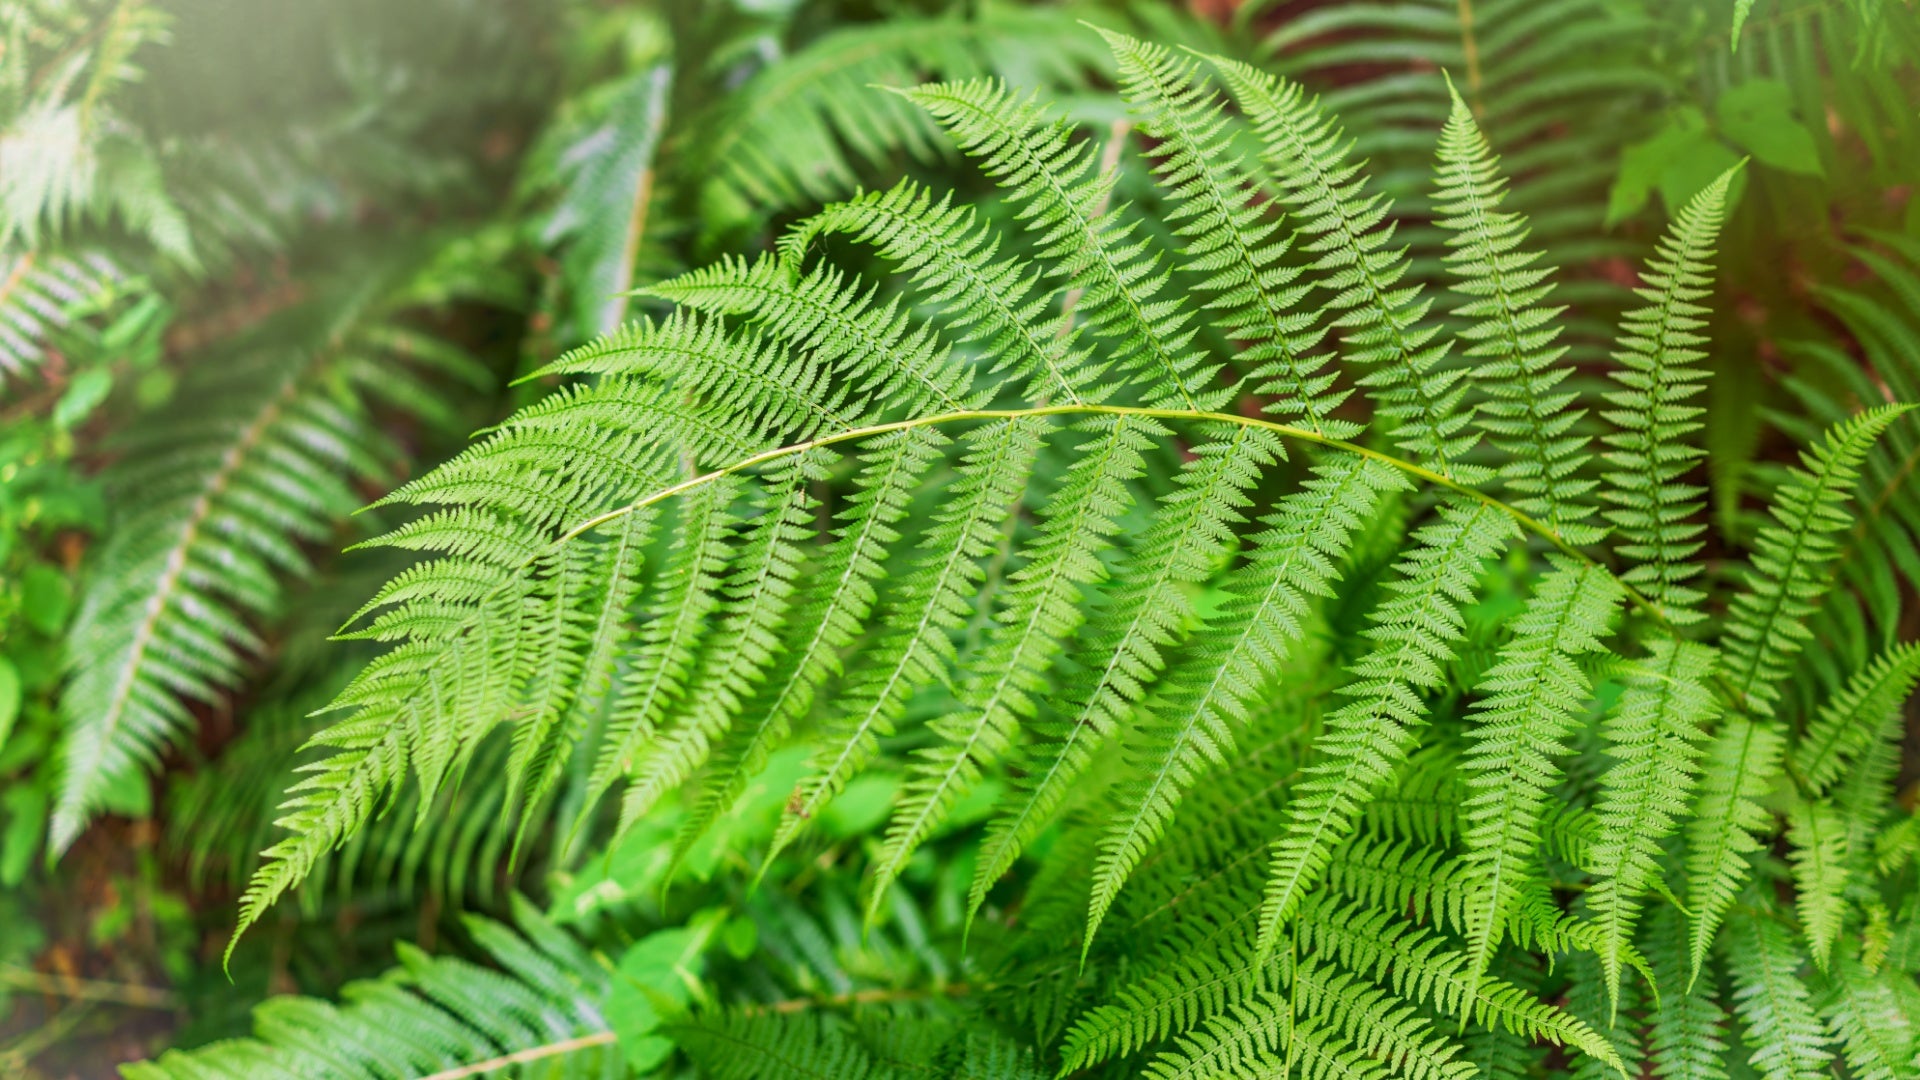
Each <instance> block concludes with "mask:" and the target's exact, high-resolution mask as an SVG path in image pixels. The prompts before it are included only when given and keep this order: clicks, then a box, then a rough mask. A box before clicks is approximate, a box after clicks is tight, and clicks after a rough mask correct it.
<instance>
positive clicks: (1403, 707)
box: [1260, 503, 1513, 953]
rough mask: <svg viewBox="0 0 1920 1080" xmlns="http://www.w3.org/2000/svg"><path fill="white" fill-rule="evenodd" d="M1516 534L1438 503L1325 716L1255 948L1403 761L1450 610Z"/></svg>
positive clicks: (1492, 515)
mask: <svg viewBox="0 0 1920 1080" xmlns="http://www.w3.org/2000/svg"><path fill="white" fill-rule="evenodd" d="M1512 536H1513V528H1512V524H1511V522H1510V521H1509V520H1507V519H1506V518H1505V516H1504V515H1501V514H1498V513H1496V512H1493V511H1491V510H1490V509H1489V508H1488V507H1487V506H1486V505H1484V504H1476V505H1472V506H1467V505H1464V504H1461V503H1445V504H1442V506H1441V508H1440V512H1439V520H1438V521H1436V522H1435V523H1434V524H1432V525H1429V526H1427V527H1426V528H1424V529H1422V530H1421V531H1420V532H1419V533H1417V534H1416V535H1415V537H1414V541H1415V545H1416V546H1415V547H1414V549H1413V550H1412V551H1411V552H1409V553H1408V554H1407V555H1406V556H1405V557H1404V558H1403V559H1402V560H1401V562H1400V564H1399V568H1398V579H1397V580H1395V581H1394V582H1393V583H1392V584H1391V585H1389V588H1390V589H1391V590H1392V595H1391V597H1390V598H1389V599H1388V600H1387V601H1386V602H1385V603H1384V604H1382V605H1381V607H1380V610H1379V611H1378V612H1376V613H1375V615H1374V617H1373V623H1374V626H1373V629H1372V630H1371V631H1369V636H1370V637H1372V638H1373V639H1374V640H1375V641H1377V642H1379V644H1378V645H1377V646H1376V647H1375V648H1374V650H1373V651H1372V652H1369V653H1368V654H1367V655H1365V656H1363V657H1362V658H1361V659H1360V660H1359V661H1358V662H1356V663H1355V664H1354V666H1353V669H1352V670H1353V678H1352V680H1351V681H1350V682H1349V683H1348V684H1347V686H1346V687H1345V688H1344V689H1343V690H1342V691H1341V693H1342V694H1344V695H1346V696H1347V697H1349V698H1351V699H1352V700H1351V701H1350V702H1349V703H1348V704H1347V705H1345V706H1343V707H1342V708H1340V709H1339V710H1337V711H1335V712H1334V713H1332V714H1331V715H1329V716H1328V717H1327V718H1326V721H1325V730H1324V732H1323V733H1322V734H1321V735H1320V737H1319V738H1318V739H1317V740H1315V744H1314V748H1315V753H1316V756H1317V758H1318V760H1316V761H1315V762H1314V763H1313V764H1312V765H1310V766H1308V767H1307V769H1306V775H1305V776H1304V778H1303V779H1302V780H1301V781H1300V784H1299V787H1298V793H1297V794H1296V796H1295V800H1296V801H1295V803H1294V804H1293V806H1292V807H1291V808H1290V810H1289V812H1288V817H1287V823H1286V826H1285V829H1284V831H1283V833H1282V835H1281V837H1280V839H1278V840H1276V841H1275V842H1274V846H1273V872H1272V876H1271V878H1270V879H1269V881H1268V884H1267V893H1266V898H1265V900H1264V901H1263V902H1262V904H1261V920H1260V948H1261V951H1262V952H1263V953H1264V952H1266V951H1267V950H1270V949H1272V948H1273V947H1274V945H1275V944H1276V943H1277V941H1278V940H1279V935H1280V933H1281V930H1282V928H1283V927H1284V925H1285V923H1286V920H1287V918H1288V917H1289V916H1290V915H1291V914H1292V913H1293V910H1294V909H1295V907H1297V906H1298V904H1299V903H1300V900H1301V898H1302V897H1303V896H1304V895H1305V894H1306V892H1307V890H1308V889H1309V888H1311V887H1312V885H1313V883H1314V882H1315V881H1316V880H1317V879H1318V878H1319V876H1320V873H1321V871H1322V870H1323V869H1325V867H1326V864H1327V859H1328V855H1329V852H1330V850H1331V849H1332V847H1333V846H1334V845H1335V844H1337V843H1338V842H1339V841H1341V840H1343V839H1345V838H1346V835H1347V834H1348V833H1349V832H1350V831H1351V829H1352V827H1353V823H1354V820H1355V818H1356V817H1357V816H1358V814H1359V812H1360V810H1361V807H1362V806H1363V805H1364V804H1365V803H1366V802H1367V800H1368V799H1369V798H1371V796H1372V795H1373V793H1374V792H1375V791H1377V790H1378V789H1379V788H1380V787H1381V786H1382V785H1384V784H1385V783H1386V782H1387V780H1388V779H1389V778H1391V777H1392V775H1393V773H1394V771H1395V770H1396V769H1397V768H1398V767H1399V765H1400V763H1401V762H1403V761H1405V760H1406V757H1407V754H1408V752H1409V751H1410V750H1411V748H1412V744H1413V741H1414V729H1415V728H1416V727H1418V726H1419V725H1420V724H1422V723H1424V721H1425V715H1426V705H1425V703H1424V702H1422V701H1421V699H1420V697H1419V691H1420V689H1421V688H1423V687H1431V686H1436V685H1438V684H1439V683H1440V682H1441V681H1442V678H1443V675H1442V670H1443V665H1444V664H1445V663H1447V661H1449V660H1450V659H1451V658H1452V655H1453V643H1454V642H1456V641H1459V640H1460V639H1461V637H1462V636H1463V635H1462V627H1463V625H1464V623H1463V620H1462V618H1461V615H1460V610H1459V607H1458V606H1457V605H1464V604H1467V603H1470V602H1472V599H1473V595H1474V590H1475V587H1476V585H1477V584H1478V580H1479V577H1480V571H1481V568H1482V566H1483V565H1484V564H1485V562H1486V560H1487V559H1489V558H1491V557H1492V556H1493V555H1494V554H1495V553H1496V552H1498V551H1499V550H1500V549H1501V548H1502V547H1503V546H1505V545H1506V544H1507V542H1508V541H1509V540H1510V539H1511V538H1512Z"/></svg>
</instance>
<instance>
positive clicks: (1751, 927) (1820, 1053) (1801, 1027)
mask: <svg viewBox="0 0 1920 1080" xmlns="http://www.w3.org/2000/svg"><path fill="white" fill-rule="evenodd" d="M1738 929H1739V931H1740V932H1739V933H1738V935H1737V936H1736V937H1735V938H1733V949H1732V956H1731V962H1730V964H1729V967H1730V968H1731V969H1732V972H1733V987H1734V989H1733V998H1734V1008H1735V1011H1736V1012H1738V1013H1739V1015H1740V1020H1741V1022H1742V1024H1743V1025H1744V1028H1743V1031H1742V1033H1741V1034H1742V1037H1743V1039H1744V1041H1745V1042H1746V1043H1747V1045H1748V1046H1750V1047H1752V1048H1753V1054H1752V1056H1751V1057H1750V1058H1749V1059H1748V1060H1749V1061H1750V1062H1751V1063H1752V1064H1753V1066H1754V1068H1755V1070H1756V1071H1758V1072H1759V1073H1760V1075H1762V1076H1764V1077H1767V1078H1768V1080H1790V1078H1791V1080H1801V1078H1808V1077H1814V1076H1819V1075H1820V1074H1822V1073H1824V1072H1825V1071H1826V1068H1825V1066H1826V1063H1827V1058H1828V1056H1829V1054H1828V1051H1827V1049H1826V1041H1827V1040H1826V1033H1825V1032H1824V1031H1823V1030H1822V1029H1821V1024H1820V1018H1819V1017H1818V1016H1817V1015H1816V1014H1815V1013H1814V1011H1813V1005H1812V1002H1811V1001H1810V1000H1809V998H1808V994H1807V990H1806V987H1805V985H1804V984H1802V983H1801V982H1800V981H1799V980H1798V979H1797V978H1795V976H1794V972H1795V969H1796V968H1797V967H1798V966H1799V953H1798V951H1797V950H1796V949H1794V947H1793V943H1792V940H1791V939H1790V938H1789V937H1788V936H1787V931H1786V928H1785V927H1783V926H1781V925H1780V924H1779V923H1777V922H1775V921H1773V920H1772V919H1770V918H1769V917H1768V916H1767V915H1765V914H1763V913H1760V912H1753V913H1751V914H1743V915H1742V917H1741V919H1740V925H1739V927H1738Z"/></svg>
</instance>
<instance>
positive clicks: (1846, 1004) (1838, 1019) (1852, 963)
mask: <svg viewBox="0 0 1920 1080" xmlns="http://www.w3.org/2000/svg"><path fill="white" fill-rule="evenodd" d="M1899 977H1900V976H1898V975H1893V974H1891V973H1889V972H1884V971H1883V972H1880V973H1877V974H1876V973H1872V972H1869V971H1868V970H1867V969H1866V968H1865V967H1864V966H1863V965H1862V964H1861V963H1860V962H1859V961H1857V960H1854V959H1853V958H1851V957H1848V956H1844V955H1842V956H1836V957H1835V958H1834V969H1833V970H1832V971H1831V972H1829V973H1828V975H1827V986H1826V987H1825V988H1824V990H1823V991H1822V992H1821V993H1820V994H1819V996H1818V997H1817V998H1816V1000H1815V1002H1814V1005H1815V1007H1817V1008H1818V1009H1819V1010H1820V1013H1821V1015H1822V1016H1824V1017H1825V1018H1826V1021H1827V1028H1828V1030H1829V1031H1831V1032H1832V1033H1833V1036H1834V1038H1835V1039H1836V1040H1837V1041H1838V1042H1839V1044H1840V1054H1841V1057H1842V1058H1843V1059H1844V1060H1845V1061H1846V1063H1847V1074H1848V1075H1849V1076H1854V1077H1858V1078H1859V1080H1897V1078H1898V1077H1900V1076H1902V1075H1904V1074H1905V1073H1907V1072H1910V1071H1911V1070H1912V1068H1913V1063H1914V1058H1915V1056H1916V1055H1915V1049H1916V1048H1915V1044H1914V1018H1913V1014H1912V1012H1911V1011H1910V1007H1907V1008H1903V1007H1902V1005H1903V1003H1902V1002H1901V1000H1900V991H1899V989H1898V984H1897V983H1895V982H1894V981H1893V980H1894V979H1897V978H1899Z"/></svg>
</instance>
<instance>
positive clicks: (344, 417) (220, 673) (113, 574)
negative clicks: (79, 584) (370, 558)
mask: <svg viewBox="0 0 1920 1080" xmlns="http://www.w3.org/2000/svg"><path fill="white" fill-rule="evenodd" d="M423 287H424V288H433V287H435V286H433V285H432V284H431V283H429V282H428V281H426V280H425V279H424V278H422V279H418V280H416V281H414V282H413V283H412V284H411V285H410V284H409V282H408V281H407V279H405V278H398V279H396V276H395V275H392V274H391V273H389V274H372V275H367V276H366V277H364V278H363V279H362V280H360V281H357V282H355V283H354V286H353V287H352V288H351V289H349V290H347V291H346V292H345V294H344V295H343V296H336V297H331V298H327V299H325V300H320V301H316V302H315V304H314V305H313V306H312V307H310V308H308V309H305V310H295V311H291V312H288V313H287V314H286V316H285V318H286V320H287V322H286V323H285V324H282V325H283V326H284V327H285V328H286V329H289V330H293V331H295V332H297V333H298V336H296V337H295V338H294V339H293V340H295V341H297V342H300V344H297V345H294V346H291V347H287V346H276V345H269V344H266V343H264V342H262V341H255V342H251V343H245V344H242V345H239V346H237V349H238V351H237V352H236V353H235V354H234V355H233V356H232V357H231V358H230V359H227V360H226V361H225V362H223V363H220V364H210V365H207V366H205V367H204V368H202V369H200V370H199V371H198V372H197V373H196V375H195V376H194V378H193V379H192V380H191V381H190V382H189V385H187V386H185V387H183V388H182V390H181V393H180V395H179V397H178V398H177V400H178V401H179V402H180V404H179V405H177V406H176V407H175V408H173V409H171V410H166V411H163V412H161V413H158V414H156V415H155V416H154V417H153V418H152V419H151V420H150V421H149V422H147V423H145V424H142V425H139V426H137V427H136V428H134V429H133V430H132V431H130V432H129V433H128V434H127V435H126V436H125V437H124V439H123V441H122V443H121V445H120V447H119V453H120V461H119V463H118V464H117V465H116V466H115V468H114V469H113V471H112V472H111V473H110V475H109V476H108V480H107V482H108V484H109V486H110V487H111V488H112V490H113V491H114V492H116V495H115V496H114V498H113V502H114V505H115V507H116V511H117V513H118V524H117V525H116V527H115V528H114V530H113V532H112V533H111V536H110V539H109V540H108V542H107V544H106V545H105V546H104V548H103V550H101V551H100V552H99V554H98V556H97V557H96V559H95V565H94V568H93V570H92V572H91V580H92V581H93V582H94V585H93V587H91V588H89V589H88V591H87V592H86V594H85V596H84V598H83V599H82V601H81V604H80V608H79V612H78V614H77V615H76V617H75V619H74V623H73V627H72V630H71V632H70V635H69V643H68V656H69V658H70V660H69V663H70V664H71V666H72V678H71V681H70V682H69V683H68V685H67V687H66V690H65V692H64V694H63V695H62V698H61V712H62V714H63V716H64V717H65V718H66V723H67V733H66V736H65V739H64V742H63V744H62V745H63V749H62V755H61V769H60V781H59V797H58V802H57V806H56V808H55V812H54V816H53V822H52V840H51V843H52V846H53V848H54V849H55V850H62V849H64V848H66V846H67V845H69V844H71V843H72V842H73V839H74V838H75V837H76V836H77V835H78V834H79V832H80V830H81V829H82V828H83V827H84V826H85V825H86V823H87V820H88V819H89V818H90V817H91V816H92V815H93V813H94V812H95V811H97V810H98V809H99V808H100V805H101V800H102V799H103V798H104V796H105V793H106V792H107V790H108V789H109V788H110V787H112V786H113V785H114V784H116V783H124V782H129V781H130V780H131V778H133V777H135V776H137V775H138V774H139V772H140V771H141V770H142V769H143V768H146V767H151V765H152V764H153V762H154V761H155V759H156V758H157V757H158V756H159V754H160V753H161V752H162V751H163V750H164V749H165V748H166V747H167V746H169V745H170V744H172V743H173V742H174V741H175V740H177V739H179V738H181V737H182V736H183V735H184V734H186V732H187V731H188V730H189V729H190V727H191V718H190V714H189V712H188V705H187V703H188V702H190V701H206V700H210V699H211V698H212V697H213V696H214V695H216V694H218V693H219V692H221V691H222V690H224V689H225V688H227V687H229V686H231V685H232V684H233V683H234V682H236V681H237V680H238V679H239V678H240V676H241V673H242V672H243V671H244V670H245V669H246V667H247V659H246V656H247V654H248V653H249V652H251V651H253V650H255V649H257V648H258V637H257V634H256V629H255V628H256V626H257V625H258V620H261V619H267V618H272V617H273V616H274V615H275V614H277V613H278V610H279V608H280V606H281V603H282V596H283V579H284V578H285V577H287V576H291V575H298V574H301V573H304V572H305V571H306V570H307V567H308V559H307V555H306V552H305V551H304V550H303V547H302V545H303V544H312V543H318V542H321V541H324V540H328V539H330V538H332V537H333V536H334V535H335V531H336V529H337V528H338V525H339V522H341V521H342V520H343V519H344V518H345V517H346V516H347V515H348V514H349V513H350V512H351V511H352V510H353V508H354V506H355V504H356V503H357V502H358V501H359V500H358V496H357V494H356V492H355V490H354V487H353V484H354V482H355V481H357V480H370V479H373V478H376V477H379V476H381V475H382V474H383V473H385V472H386V470H387V468H388V461H387V459H386V458H385V453H386V451H385V447H386V446H387V442H386V440H385V438H384V437H383V436H382V434H381V433H380V432H379V430H378V429H377V428H376V427H375V426H374V424H373V422H372V419H371V415H372V414H371V406H372V405H373V404H374V403H375V402H379V401H382V400H385V401H389V402H394V403H397V404H399V405H401V406H402V407H411V408H413V409H414V411H415V413H416V415H419V414H421V413H425V414H427V415H432V414H433V411H434V409H435V407H436V406H435V404H434V403H435V398H434V395H433V393H432V391H430V390H428V389H427V388H426V387H425V385H423V383H422V382H421V381H420V374H425V373H427V372H430V371H431V370H432V369H433V368H434V367H436V366H439V367H442V368H443V370H444V369H445V368H446V366H447V365H449V364H451V365H454V367H453V368H452V370H453V372H454V373H455V374H456V375H459V376H461V377H465V378H476V377H479V376H477V374H476V372H475V369H474V368H473V367H471V366H470V364H471V362H470V361H467V360H466V359H465V358H464V357H462V356H461V355H460V354H459V353H458V352H457V351H456V350H453V349H451V348H449V347H446V346H444V345H439V344H436V343H434V342H432V341H431V340H430V339H424V338H416V337H415V336H414V335H412V333H411V332H408V331H401V330H399V329H398V328H397V327H394V326H392V325H391V324H390V323H388V321H387V320H389V319H391V318H393V317H394V315H395V314H396V312H397V311H398V310H401V309H404V308H405V307H406V306H407V303H408V299H409V294H410V290H411V292H412V293H413V294H415V295H417V294H418V293H419V292H420V291H423ZM383 293H385V294H386V295H382V294H383ZM302 320H304V323H303V322H302ZM416 345H417V346H419V347H417V348H416V347H415V346H416ZM409 353H411V354H412V355H414V356H415V357H416V364H417V367H416V371H417V372H419V374H415V373H409V372H408V371H407V370H406V368H405V366H403V365H399V364H395V363H394V362H393V361H394V359H396V358H399V357H402V356H405V355H408V354H409Z"/></svg>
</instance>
